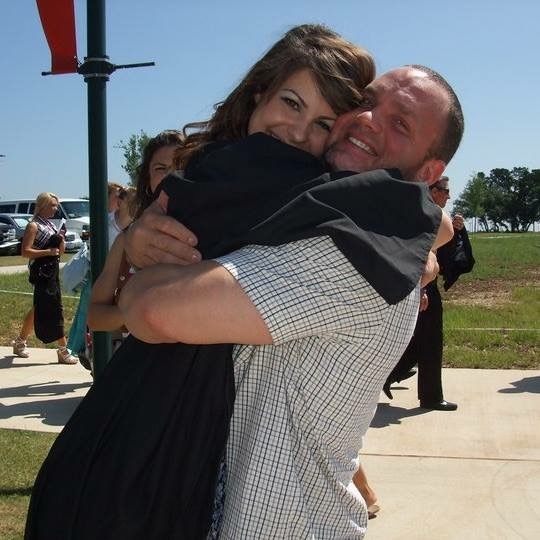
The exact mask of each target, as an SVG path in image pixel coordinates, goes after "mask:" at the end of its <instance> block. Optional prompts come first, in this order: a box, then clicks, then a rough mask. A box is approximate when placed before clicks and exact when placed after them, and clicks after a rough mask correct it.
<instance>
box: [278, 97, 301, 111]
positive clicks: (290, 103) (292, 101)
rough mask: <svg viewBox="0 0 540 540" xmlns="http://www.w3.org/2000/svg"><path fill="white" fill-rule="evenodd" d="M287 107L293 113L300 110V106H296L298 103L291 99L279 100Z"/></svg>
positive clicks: (283, 98)
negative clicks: (292, 110)
mask: <svg viewBox="0 0 540 540" xmlns="http://www.w3.org/2000/svg"><path fill="white" fill-rule="evenodd" d="M281 99H282V100H283V101H284V102H285V103H286V104H287V105H288V106H289V107H291V109H294V110H295V111H297V110H298V109H299V108H300V105H299V104H298V102H296V101H295V100H294V99H291V98H289V97H285V96H284V97H282V98H281Z"/></svg>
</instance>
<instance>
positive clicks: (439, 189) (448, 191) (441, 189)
mask: <svg viewBox="0 0 540 540" xmlns="http://www.w3.org/2000/svg"><path fill="white" fill-rule="evenodd" d="M431 189H436V190H437V191H444V192H445V193H446V194H447V195H450V189H449V188H446V187H440V186H433V187H432V188H431Z"/></svg>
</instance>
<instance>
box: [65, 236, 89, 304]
mask: <svg viewBox="0 0 540 540" xmlns="http://www.w3.org/2000/svg"><path fill="white" fill-rule="evenodd" d="M89 274H90V251H89V249H88V246H87V245H86V243H83V245H82V246H81V247H80V248H79V251H77V253H75V255H73V257H72V258H71V259H70V260H69V261H68V262H67V263H66V264H65V265H64V267H63V268H62V270H61V279H62V289H64V291H66V292H68V293H76V292H78V291H80V290H81V289H82V286H83V285H84V284H85V282H86V280H87V279H88V276H89Z"/></svg>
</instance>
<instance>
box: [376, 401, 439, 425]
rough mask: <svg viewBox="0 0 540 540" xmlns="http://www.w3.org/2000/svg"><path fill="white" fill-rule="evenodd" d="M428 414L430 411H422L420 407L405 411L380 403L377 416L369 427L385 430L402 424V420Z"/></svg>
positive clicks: (401, 408)
mask: <svg viewBox="0 0 540 540" xmlns="http://www.w3.org/2000/svg"><path fill="white" fill-rule="evenodd" d="M428 412H430V411H429V410H427V409H421V408H420V407H415V408H414V409H405V408H403V407H393V406H392V405H390V404H389V403H379V404H378V405H377V411H376V412H375V416H374V417H373V420H372V421H371V424H370V426H369V427H372V428H384V427H388V426H391V425H398V424H401V419H402V418H409V417H411V416H418V415H420V414H426V413H428Z"/></svg>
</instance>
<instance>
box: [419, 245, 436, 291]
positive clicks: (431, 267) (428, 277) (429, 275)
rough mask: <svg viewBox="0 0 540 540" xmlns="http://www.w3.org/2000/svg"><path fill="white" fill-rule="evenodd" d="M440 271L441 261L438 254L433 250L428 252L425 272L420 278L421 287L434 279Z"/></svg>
mask: <svg viewBox="0 0 540 540" xmlns="http://www.w3.org/2000/svg"><path fill="white" fill-rule="evenodd" d="M438 273H439V263H438V262H437V256H436V255H435V253H433V251H430V252H429V254H428V260H427V262H426V267H425V268H424V273H423V274H422V278H421V279H420V287H425V286H426V285H427V284H428V283H429V282H430V281H433V280H434V279H435V278H436V277H437V274H438Z"/></svg>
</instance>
